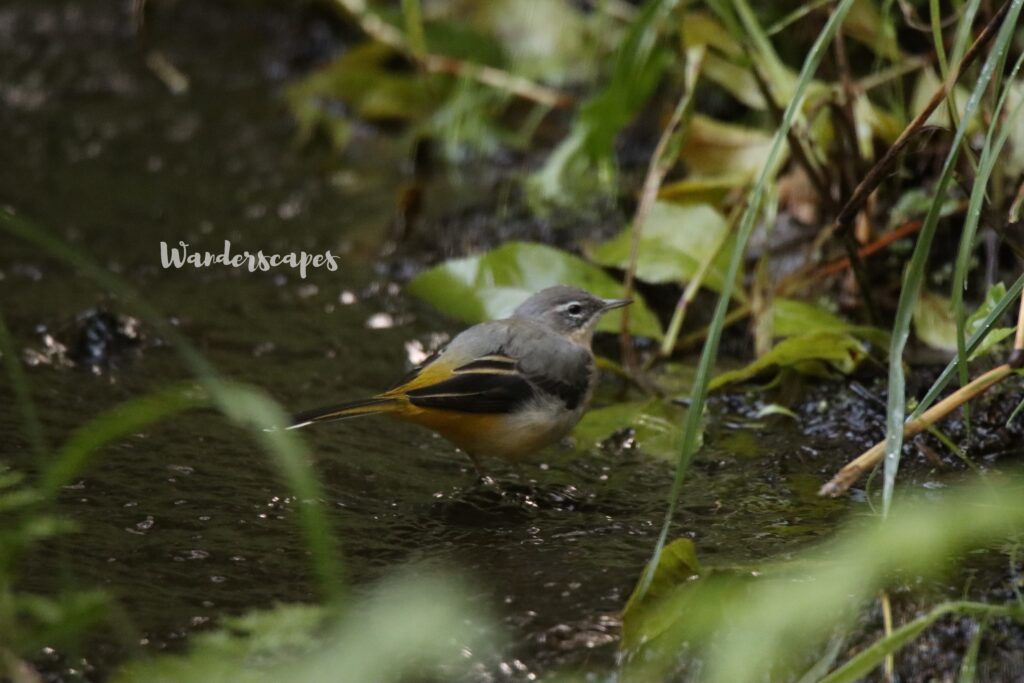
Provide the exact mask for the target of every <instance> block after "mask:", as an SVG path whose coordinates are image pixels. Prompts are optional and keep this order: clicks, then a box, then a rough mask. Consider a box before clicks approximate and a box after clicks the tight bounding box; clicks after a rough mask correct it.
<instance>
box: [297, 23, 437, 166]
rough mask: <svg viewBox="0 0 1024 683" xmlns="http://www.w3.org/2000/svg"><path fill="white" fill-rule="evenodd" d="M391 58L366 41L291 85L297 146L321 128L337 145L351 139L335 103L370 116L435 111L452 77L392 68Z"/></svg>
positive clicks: (410, 116) (404, 117)
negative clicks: (296, 125)
mask: <svg viewBox="0 0 1024 683" xmlns="http://www.w3.org/2000/svg"><path fill="white" fill-rule="evenodd" d="M393 56H394V52H393V50H392V49H391V48H389V47H387V46H385V45H382V44H380V43H374V42H366V43H362V44H360V45H357V46H355V47H353V48H352V49H350V50H348V51H347V52H346V53H345V54H343V55H342V56H341V57H338V58H337V59H335V60H334V61H332V62H330V63H328V64H326V65H324V66H322V67H320V68H319V69H317V70H315V71H313V72H312V73H310V74H309V75H307V76H305V77H304V78H301V79H299V80H297V81H295V82H294V83H292V84H291V85H289V86H288V88H287V89H286V91H285V99H286V101H287V102H288V105H289V107H290V108H291V110H292V115H293V116H294V117H295V119H296V121H297V122H298V132H297V134H296V137H297V140H298V142H299V144H305V143H307V142H309V140H310V139H311V138H312V137H313V135H314V134H315V133H316V132H317V131H324V132H326V133H327V135H328V136H329V137H330V139H331V142H332V143H333V144H334V145H335V146H336V147H339V148H340V147H343V146H344V145H345V144H346V143H347V142H348V139H349V136H350V124H349V122H348V120H347V118H346V116H345V115H344V114H343V113H341V112H339V111H338V107H337V105H336V103H337V102H342V103H344V104H345V105H347V107H348V108H349V109H350V111H351V112H352V113H354V114H355V115H356V116H358V117H360V118H364V119H368V120H388V121H392V120H400V121H415V120H419V119H420V118H422V117H423V116H425V115H428V114H429V113H430V112H431V111H433V109H434V107H435V106H436V104H437V102H438V101H439V100H438V98H439V97H440V95H441V94H443V92H444V89H445V86H446V82H447V81H449V80H450V79H445V78H442V77H435V76H429V75H424V74H420V73H416V72H408V73H401V72H397V71H393V70H389V69H388V68H387V62H388V61H389V60H390V59H392V58H393Z"/></svg>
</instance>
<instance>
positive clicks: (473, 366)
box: [381, 320, 590, 413]
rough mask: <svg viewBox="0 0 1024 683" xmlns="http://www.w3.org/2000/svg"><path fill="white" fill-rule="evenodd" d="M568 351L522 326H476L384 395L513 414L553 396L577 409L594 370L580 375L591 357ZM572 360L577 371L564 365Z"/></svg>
mask: <svg viewBox="0 0 1024 683" xmlns="http://www.w3.org/2000/svg"><path fill="white" fill-rule="evenodd" d="M563 347H566V348H563ZM569 347H575V345H573V344H570V343H569V342H566V341H565V340H563V339H562V338H560V337H558V336H557V335H555V334H552V333H550V332H548V331H547V330H544V329H542V328H539V327H538V326H536V325H532V324H529V323H526V324H524V323H523V322H521V321H510V320H501V321H495V322H492V323H485V324H483V325H477V326H476V327H473V328H470V329H469V330H467V331H466V332H463V333H462V334H461V335H459V336H458V337H456V338H455V339H453V340H452V341H451V343H450V344H449V345H448V346H447V347H445V348H444V349H442V350H441V351H439V352H438V353H437V354H435V355H434V356H432V357H431V358H429V359H427V361H426V362H424V363H423V364H422V365H421V366H419V367H418V368H415V369H414V370H413V371H412V372H410V373H409V374H408V375H407V376H406V377H404V378H403V380H402V381H400V383H399V384H398V385H397V386H395V387H393V388H391V389H389V390H388V391H386V392H384V394H381V396H382V397H398V396H404V397H406V398H407V399H408V400H409V402H410V403H412V404H413V405H415V406H418V407H421V408H434V409H439V410H452V411H459V412H468V413H509V412H513V411H515V410H516V409H517V408H519V407H520V406H522V405H523V404H524V403H526V402H528V401H530V400H532V399H534V398H538V397H542V396H545V395H554V396H557V397H559V398H561V399H562V400H563V401H564V402H565V404H566V406H567V407H569V408H570V409H575V408H576V406H577V405H578V404H579V402H580V401H581V400H582V397H583V396H584V395H585V393H586V389H587V387H588V386H589V381H590V377H589V370H588V369H586V371H585V372H582V374H580V371H582V369H581V368H578V367H576V366H579V361H580V360H585V363H588V362H589V361H590V355H589V353H587V352H586V351H585V350H583V349H578V350H577V349H576V348H569ZM581 354H582V357H581ZM569 357H571V360H572V361H573V362H574V363H575V366H574V368H575V369H576V370H577V371H575V372H574V371H573V368H566V367H565V365H564V361H565V360H566V358H569ZM549 359H550V360H551V363H547V362H546V361H547V360H549ZM567 378H568V379H567Z"/></svg>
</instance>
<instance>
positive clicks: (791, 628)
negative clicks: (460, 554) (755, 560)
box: [623, 478, 1024, 683]
mask: <svg viewBox="0 0 1024 683" xmlns="http://www.w3.org/2000/svg"><path fill="white" fill-rule="evenodd" d="M965 510H969V511H970V514H964V511H965ZM1022 522H1024V495H1022V488H1021V481H1020V480H1019V478H1015V479H1012V480H1009V481H1003V482H1000V483H998V484H993V483H992V482H985V483H982V484H977V485H974V486H973V487H968V488H964V489H962V490H960V491H956V492H952V491H951V492H947V494H946V495H944V496H943V498H942V499H941V500H921V501H918V502H914V503H906V504H903V505H898V506H896V507H895V508H894V509H893V512H892V514H891V515H890V516H889V518H888V519H887V520H885V521H883V520H881V519H878V518H876V519H874V520H872V521H870V522H865V521H863V520H861V521H860V522H858V524H856V525H852V526H850V527H848V528H847V529H845V530H843V531H841V532H840V533H839V534H837V536H836V538H835V539H834V540H831V541H828V542H826V543H824V544H822V545H820V546H818V547H815V548H810V549H807V550H805V551H802V552H801V553H799V555H798V557H796V558H786V559H785V560H784V561H783V562H781V563H777V564H775V565H771V564H765V565H763V566H761V567H757V568H747V569H746V570H743V569H742V568H740V569H737V568H723V569H724V570H725V571H718V570H716V569H715V568H713V567H712V568H708V567H704V568H703V569H697V567H699V565H697V564H696V562H695V561H693V560H692V558H691V557H690V555H689V553H688V552H687V553H686V554H685V557H684V559H683V561H682V567H681V570H680V571H679V572H678V574H677V576H678V578H677V580H676V582H675V585H674V586H671V585H666V581H665V580H664V577H665V576H666V571H665V570H666V569H671V568H672V567H675V566H676V565H677V560H676V558H674V557H670V558H669V559H667V560H665V561H664V564H663V563H662V562H661V561H659V564H658V567H657V570H656V571H655V576H656V577H658V579H659V581H658V583H657V584H655V583H654V582H653V581H652V582H651V584H650V589H649V590H648V591H646V594H647V595H651V594H652V591H653V592H654V594H655V595H656V596H657V597H653V598H650V603H653V604H645V605H644V606H643V609H640V610H636V609H634V610H632V611H630V610H627V613H626V618H627V621H628V627H627V626H626V625H624V627H623V628H624V631H626V632H628V633H629V634H630V636H629V638H628V640H627V639H626V638H624V639H623V646H624V648H626V651H625V655H626V658H627V664H626V671H625V673H624V679H625V680H630V681H632V680H636V681H645V680H665V679H667V678H668V675H669V673H670V672H671V671H673V670H674V669H675V668H676V667H677V666H678V659H677V658H678V655H679V652H680V649H681V648H682V646H683V643H684V642H686V643H689V645H690V648H689V650H688V658H687V659H688V660H689V661H702V662H703V665H702V669H701V680H706V681H710V682H712V683H714V682H717V681H722V682H723V683H724V682H729V683H735V682H737V681H754V680H763V678H764V676H765V672H774V674H773V676H772V678H773V680H774V679H779V680H789V679H795V678H797V677H798V676H797V675H794V674H795V673H797V672H798V671H799V669H800V667H802V666H806V665H807V664H808V663H809V662H810V661H812V660H813V658H815V657H816V656H817V655H818V654H820V652H821V651H822V649H824V648H826V647H827V642H828V639H829V636H830V635H831V634H832V633H835V632H836V631H837V630H842V629H845V628H848V627H849V626H850V625H851V624H852V623H853V620H854V618H855V615H856V614H857V613H858V611H859V610H860V609H861V608H863V607H864V605H865V604H866V603H867V602H868V601H869V600H871V599H872V597H873V596H874V595H875V593H876V592H877V591H878V590H879V589H881V588H884V587H886V586H888V585H891V584H892V582H893V581H894V577H899V576H926V577H934V576H936V575H939V574H940V573H941V572H942V571H943V570H944V569H945V568H947V567H949V566H950V565H951V564H952V562H953V561H955V560H956V559H957V558H960V557H962V556H963V553H964V552H965V551H966V550H969V549H973V548H981V547H990V546H991V545H993V544H996V543H999V542H1000V541H1002V540H1003V539H1004V538H1006V537H1007V536H1008V535H1011V534H1014V533H1016V531H1017V529H1019V526H1020V524H1021V523H1022ZM670 547H673V546H667V547H666V552H667V549H668V548H670ZM682 547H683V548H685V547H686V545H685V544H684V545H683V546H682ZM690 567H692V568H694V571H688V568H690ZM696 572H699V577H695V576H694V573H696ZM640 585H641V586H642V584H640ZM638 587H639V586H638ZM655 589H656V590H655ZM636 595H641V596H643V595H644V592H640V593H635V594H634V598H631V604H635V603H634V600H636V599H638V598H636V597H635V596H636ZM950 613H955V614H966V615H989V616H993V615H1001V616H1009V617H1012V618H1015V619H1024V612H1022V611H1021V607H1020V606H1019V605H1017V604H1010V605H1007V606H1003V605H984V604H978V603H947V604H944V605H940V606H939V607H937V608H935V610H934V611H933V612H931V613H929V614H928V615H926V616H924V617H922V618H921V619H919V620H916V621H913V622H911V623H909V624H906V625H904V626H903V627H900V628H899V629H897V630H895V631H894V632H893V634H892V635H891V636H888V637H886V638H884V639H882V640H880V641H878V642H877V643H875V644H874V645H872V646H871V647H869V648H867V649H866V650H863V651H862V652H861V653H860V654H859V655H858V656H856V657H854V658H853V659H852V660H850V661H849V662H847V663H846V664H845V665H843V666H841V667H840V668H839V669H838V670H837V671H836V672H834V673H833V674H832V676H833V678H827V679H826V680H832V681H846V680H855V679H857V678H859V677H861V676H863V675H864V674H865V673H867V672H868V671H870V669H871V668H873V667H874V666H877V665H878V664H879V663H880V662H881V660H882V659H883V658H884V657H885V655H886V654H888V653H890V652H893V651H895V650H897V649H899V648H900V647H902V646H904V645H906V644H907V643H908V642H910V640H912V638H913V637H915V636H916V635H917V634H919V633H920V632H921V631H922V630H923V629H924V628H926V627H927V626H928V625H930V624H931V623H933V622H934V621H936V620H937V619H938V618H939V617H941V616H943V615H944V614H950ZM737 653H742V656H738V655H737Z"/></svg>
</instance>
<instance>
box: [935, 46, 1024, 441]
mask: <svg viewBox="0 0 1024 683" xmlns="http://www.w3.org/2000/svg"><path fill="white" fill-rule="evenodd" d="M1022 62H1024V53H1021V55H1020V57H1019V58H1018V59H1017V63H1016V64H1014V67H1013V71H1012V73H1011V74H1010V81H1013V80H1014V79H1015V78H1016V77H1017V72H1018V71H1019V70H1020V67H1021V63H1022ZM1009 93H1010V89H1009V88H1005V89H1004V90H1003V92H1002V94H1001V95H1000V97H999V102H998V103H997V104H996V108H995V110H994V112H993V114H992V125H990V126H989V128H988V132H987V133H986V135H985V144H984V146H983V147H982V150H981V160H980V162H979V164H978V172H977V175H976V176H975V178H974V185H973V187H972V188H971V198H970V202H969V203H968V206H967V216H966V220H965V221H964V227H963V231H962V232H961V233H960V248H959V250H958V251H957V255H956V263H955V265H954V269H953V291H952V293H951V294H950V301H951V305H952V308H953V318H954V320H955V321H956V353H957V361H958V365H959V380H960V386H963V385H965V384H967V382H968V377H967V340H966V332H965V330H964V326H965V324H966V322H967V312H966V311H965V310H964V292H965V291H966V290H967V273H968V271H969V270H970V260H971V255H972V254H973V253H974V237H975V235H976V234H977V232H978V222H979V221H980V219H981V207H982V203H983V202H984V201H985V193H986V188H987V187H988V182H989V179H990V178H991V177H992V171H993V170H994V169H995V165H996V161H997V160H998V159H999V154H1000V153H1001V152H1002V149H1003V146H1004V145H1005V144H1006V140H1007V138H1008V137H1009V134H1010V131H1011V130H1013V123H1014V121H1015V120H1016V119H1017V117H1018V116H1019V115H1020V112H1021V107H1022V106H1024V100H1021V101H1020V102H1018V103H1017V106H1016V107H1014V110H1013V112H1012V113H1011V114H1010V115H1009V116H1008V117H1007V120H1006V122H1005V125H1003V126H1002V128H1001V129H1000V127H999V125H998V124H997V123H996V122H997V121H999V116H1000V114H1001V113H1002V111H1003V107H1004V105H1005V104H1006V97H1007V95H1008V94H1009ZM997 129H999V136H998V138H997V139H996V140H995V142H994V143H993V134H994V133H995V132H996V130H997ZM964 423H965V425H966V427H967V432H968V433H970V431H971V422H970V412H969V409H968V407H967V406H964Z"/></svg>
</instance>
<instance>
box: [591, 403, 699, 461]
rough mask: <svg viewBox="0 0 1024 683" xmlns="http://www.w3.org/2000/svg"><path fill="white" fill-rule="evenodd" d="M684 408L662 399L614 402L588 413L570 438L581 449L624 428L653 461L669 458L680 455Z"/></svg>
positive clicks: (595, 443)
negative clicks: (654, 459)
mask: <svg viewBox="0 0 1024 683" xmlns="http://www.w3.org/2000/svg"><path fill="white" fill-rule="evenodd" d="M684 412H685V409H684V408H683V407H681V406H678V405H675V404H672V403H669V402H668V401H664V400H662V399H657V398H654V399H650V400H648V401H632V402H627V403H616V404H615V405H611V406H608V407H606V408H596V409H594V410H591V411H589V412H587V414H586V415H584V416H583V419H582V420H580V422H579V424H578V425H576V429H575V430H574V431H573V436H574V437H575V438H576V443H577V448H578V449H580V450H583V449H588V448H591V447H593V446H596V445H598V444H600V443H602V442H603V441H605V440H606V439H608V438H609V437H610V436H612V435H613V434H615V433H616V432H619V431H621V430H623V429H631V430H633V438H634V440H635V441H636V442H637V446H638V448H639V449H640V450H641V451H642V452H643V453H646V454H648V455H652V456H654V457H656V458H665V459H671V458H673V457H675V454H676V453H678V452H679V436H680V434H681V432H682V428H681V425H682V423H683V420H682V415H683V413H684Z"/></svg>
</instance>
